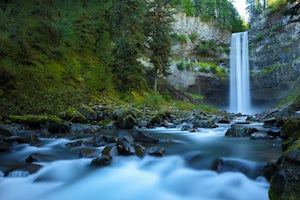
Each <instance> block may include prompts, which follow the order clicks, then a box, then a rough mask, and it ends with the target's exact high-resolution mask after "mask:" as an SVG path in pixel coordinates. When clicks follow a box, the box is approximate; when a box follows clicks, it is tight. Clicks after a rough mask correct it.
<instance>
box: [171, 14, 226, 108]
mask: <svg viewBox="0 0 300 200" xmlns="http://www.w3.org/2000/svg"><path fill="white" fill-rule="evenodd" d="M230 35H231V33H230V32H228V31H224V30H221V29H219V28H217V27H215V26H213V24H211V23H209V22H203V21H201V20H200V18H199V17H188V16H186V14H184V13H179V14H176V15H175V22H174V23H173V47H172V50H173V55H174V56H173V60H174V62H173V64H172V66H171V75H170V76H169V77H167V81H168V82H169V83H170V84H171V85H172V86H175V87H177V88H180V89H182V90H183V91H185V92H188V93H193V94H198V95H202V96H203V97H204V101H206V102H209V103H211V104H212V105H227V103H228V102H227V100H225V101H224V99H228V98H227V96H228V80H226V77H225V79H224V76H223V78H220V76H218V74H217V73H216V69H217V68H223V69H228V65H229V43H230ZM178 65H181V68H180V67H179V66H178ZM205 67H206V69H205ZM225 73H226V72H225Z"/></svg>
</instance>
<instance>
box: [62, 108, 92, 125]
mask: <svg viewBox="0 0 300 200" xmlns="http://www.w3.org/2000/svg"><path fill="white" fill-rule="evenodd" d="M59 117H60V118H61V119H63V120H67V121H70V122H73V123H87V122H88V120H87V119H86V117H85V116H84V115H82V114H81V113H80V112H79V111H78V110H77V109H76V108H68V109H67V110H66V111H64V112H62V113H60V114H59Z"/></svg>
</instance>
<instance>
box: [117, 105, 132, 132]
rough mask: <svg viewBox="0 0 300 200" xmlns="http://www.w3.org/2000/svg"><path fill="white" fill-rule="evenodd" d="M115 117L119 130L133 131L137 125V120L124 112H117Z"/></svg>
mask: <svg viewBox="0 0 300 200" xmlns="http://www.w3.org/2000/svg"><path fill="white" fill-rule="evenodd" d="M114 115H115V120H116V126H117V128H120V129H132V128H133V127H134V126H135V125H136V124H137V122H136V120H135V118H134V117H133V116H132V115H131V114H129V113H128V112H126V111H124V110H116V111H115V112H114Z"/></svg>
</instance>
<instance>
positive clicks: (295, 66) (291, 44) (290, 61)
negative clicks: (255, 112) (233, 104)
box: [249, 1, 300, 106]
mask: <svg viewBox="0 0 300 200" xmlns="http://www.w3.org/2000/svg"><path fill="white" fill-rule="evenodd" d="M297 2H298V1H297ZM297 2H295V3H293V4H288V3H286V4H284V5H282V6H281V7H279V9H278V10H276V11H273V12H272V13H267V12H270V11H269V10H267V11H265V12H266V13H263V14H262V15H261V16H259V17H257V18H256V19H255V20H254V21H253V23H251V27H250V30H249V48H250V49H249V50H250V51H249V52H250V56H249V58H250V68H251V95H252V101H253V103H255V104H260V105H267V106H270V105H271V106H273V105H276V104H278V103H286V101H291V100H292V99H294V98H295V97H296V96H297V95H298V94H300V89H299V88H300V87H299V84H300V78H299V77H300V51H299V49H300V34H299V32H300V20H299V19H300V9H298V10H296V8H297ZM298 3H299V2H298ZM298 7H299V5H298Z"/></svg>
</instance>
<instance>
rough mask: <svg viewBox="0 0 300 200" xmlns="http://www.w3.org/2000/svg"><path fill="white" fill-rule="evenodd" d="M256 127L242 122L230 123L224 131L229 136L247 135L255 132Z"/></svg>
mask: <svg viewBox="0 0 300 200" xmlns="http://www.w3.org/2000/svg"><path fill="white" fill-rule="evenodd" d="M257 131H258V130H257V129H256V128H253V127H251V126H247V125H243V124H234V125H232V126H231V127H230V128H229V129H228V130H227V131H226V133H225V136H229V137H249V136H251V134H252V133H254V132H257Z"/></svg>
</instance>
